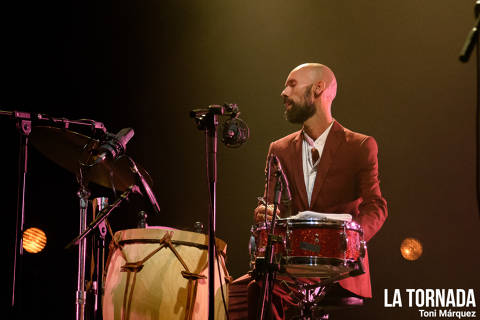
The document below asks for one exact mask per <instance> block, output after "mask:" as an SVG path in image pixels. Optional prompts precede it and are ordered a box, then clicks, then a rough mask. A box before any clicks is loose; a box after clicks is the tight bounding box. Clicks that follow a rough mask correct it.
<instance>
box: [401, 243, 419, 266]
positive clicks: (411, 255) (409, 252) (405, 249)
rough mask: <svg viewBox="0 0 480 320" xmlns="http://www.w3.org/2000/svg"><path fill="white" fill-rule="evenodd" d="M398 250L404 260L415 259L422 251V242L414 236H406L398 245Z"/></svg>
mask: <svg viewBox="0 0 480 320" xmlns="http://www.w3.org/2000/svg"><path fill="white" fill-rule="evenodd" d="M400 252H401V253H402V256H403V257H404V258H405V259H406V260H409V261H414V260H417V259H418V258H420V256H421V255H422V253H423V247H422V243H421V242H420V241H418V240H417V239H415V238H406V239H404V240H403V241H402V244H401V245H400Z"/></svg>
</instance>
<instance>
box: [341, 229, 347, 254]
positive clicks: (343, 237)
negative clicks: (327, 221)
mask: <svg viewBox="0 0 480 320" xmlns="http://www.w3.org/2000/svg"><path fill="white" fill-rule="evenodd" d="M340 244H341V246H342V248H341V249H342V251H347V248H348V238H347V234H346V233H345V232H342V233H340Z"/></svg>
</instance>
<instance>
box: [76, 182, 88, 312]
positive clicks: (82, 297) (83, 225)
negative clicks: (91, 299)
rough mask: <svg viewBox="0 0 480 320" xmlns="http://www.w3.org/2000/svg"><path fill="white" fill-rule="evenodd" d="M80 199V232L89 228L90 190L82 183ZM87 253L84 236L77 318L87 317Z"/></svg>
mask: <svg viewBox="0 0 480 320" xmlns="http://www.w3.org/2000/svg"><path fill="white" fill-rule="evenodd" d="M77 195H78V197H79V199H80V228H79V229H80V234H82V233H83V232H84V231H85V230H86V229H87V209H88V198H89V197H90V192H89V191H88V190H87V189H86V188H85V187H84V186H83V185H82V186H81V187H80V190H79V191H78V193H77ZM86 255H87V239H86V238H84V239H82V240H81V241H80V243H79V245H78V271H77V293H76V319H77V320H83V319H85V301H86V299H87V294H86V291H85V262H86Z"/></svg>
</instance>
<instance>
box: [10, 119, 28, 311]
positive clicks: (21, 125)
mask: <svg viewBox="0 0 480 320" xmlns="http://www.w3.org/2000/svg"><path fill="white" fill-rule="evenodd" d="M14 117H15V118H16V120H17V130H18V131H19V133H20V149H19V153H18V191H17V221H16V230H15V253H14V258H13V270H12V271H13V274H12V278H13V283H12V300H11V307H12V312H13V315H14V316H15V318H19V317H20V310H21V308H20V303H21V301H19V300H21V289H20V288H21V281H22V279H21V272H22V258H23V227H24V221H25V187H26V177H27V167H28V137H29V134H30V132H31V130H32V122H31V120H30V115H29V114H26V113H25V114H23V113H19V114H17V113H15V114H14ZM18 283H19V284H20V285H19V286H17V284H18ZM18 298H20V299H18Z"/></svg>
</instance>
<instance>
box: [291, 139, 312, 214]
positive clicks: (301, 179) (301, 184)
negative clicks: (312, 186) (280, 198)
mask: <svg viewBox="0 0 480 320" xmlns="http://www.w3.org/2000/svg"><path fill="white" fill-rule="evenodd" d="M302 144H303V134H302V131H301V130H300V131H299V132H298V135H297V136H296V137H295V139H293V143H292V147H293V148H294V151H293V153H294V154H295V159H294V160H295V165H294V168H295V169H294V176H295V185H296V186H297V187H298V188H297V191H298V192H299V194H298V197H299V198H300V203H301V204H302V208H308V197H307V188H306V187H305V176H304V174H303V159H302Z"/></svg>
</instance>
